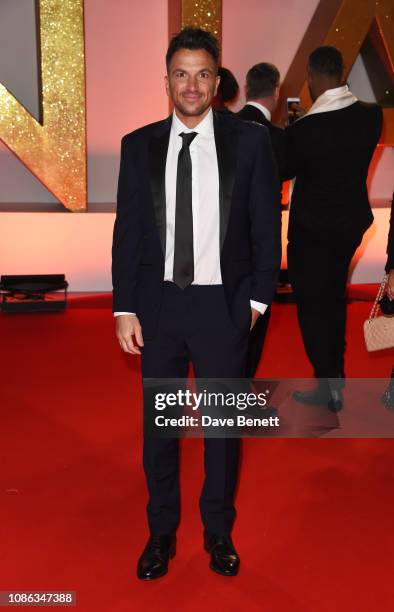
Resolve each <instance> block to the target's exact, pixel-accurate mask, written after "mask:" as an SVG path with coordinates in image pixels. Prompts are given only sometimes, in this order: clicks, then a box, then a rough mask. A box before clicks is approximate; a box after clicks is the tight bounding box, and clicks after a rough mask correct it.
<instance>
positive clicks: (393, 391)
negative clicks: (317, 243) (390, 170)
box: [382, 194, 394, 410]
mask: <svg viewBox="0 0 394 612" xmlns="http://www.w3.org/2000/svg"><path fill="white" fill-rule="evenodd" d="M385 270H386V272H387V274H388V275H389V277H388V281H387V296H388V299H389V304H387V314H390V315H393V314H394V194H393V199H392V201H391V215H390V229H389V237H388V242H387V262H386V267H385ZM382 310H383V313H385V312H386V309H385V308H384V307H382ZM382 401H383V403H384V405H385V406H386V407H387V408H389V409H390V410H394V367H393V369H392V371H391V381H390V384H389V386H388V388H387V390H386V391H385V393H384V394H383V397H382Z"/></svg>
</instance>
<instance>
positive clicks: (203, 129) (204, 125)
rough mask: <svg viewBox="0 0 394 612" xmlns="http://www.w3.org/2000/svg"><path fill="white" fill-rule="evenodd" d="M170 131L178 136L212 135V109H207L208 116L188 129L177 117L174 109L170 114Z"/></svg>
mask: <svg viewBox="0 0 394 612" xmlns="http://www.w3.org/2000/svg"><path fill="white" fill-rule="evenodd" d="M171 129H172V131H173V132H174V133H175V134H177V135H178V136H179V134H181V132H186V133H187V132H197V134H203V135H204V136H208V135H210V134H213V113H212V108H210V109H209V112H208V114H207V115H206V116H205V117H204V119H203V120H202V121H200V123H198V124H197V125H196V127H194V128H188V127H187V126H186V125H185V124H184V123H182V121H181V120H180V119H179V117H178V116H177V114H176V112H175V109H174V112H173V113H172V126H171Z"/></svg>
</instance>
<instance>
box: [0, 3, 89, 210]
mask: <svg viewBox="0 0 394 612" xmlns="http://www.w3.org/2000/svg"><path fill="white" fill-rule="evenodd" d="M38 8H39V33H40V48H41V82H42V91H41V96H42V124H41V123H39V122H38V121H36V119H35V118H34V117H33V116H32V115H31V114H30V113H29V112H28V111H27V110H26V109H25V108H24V106H22V104H20V102H18V100H16V98H15V97H14V96H13V95H12V94H11V93H10V92H9V91H8V90H7V89H6V87H4V85H2V84H1V83H0V139H1V140H3V142H4V143H5V144H6V145H7V146H8V147H9V149H10V150H11V151H12V152H13V153H15V155H17V157H18V158H19V159H20V160H21V161H22V162H23V163H24V164H25V166H27V168H28V169H29V170H30V171H31V172H32V173H33V174H34V175H35V176H36V177H37V178H38V179H39V180H40V181H41V182H42V183H43V184H44V185H45V187H46V188H47V189H48V190H49V191H51V192H52V193H53V195H54V196H55V197H56V198H57V199H58V200H59V201H60V202H61V203H62V204H63V205H64V206H65V207H66V208H68V209H70V210H72V211H85V210H86V207H87V204H86V123H85V58H84V30H83V0H39V3H38Z"/></svg>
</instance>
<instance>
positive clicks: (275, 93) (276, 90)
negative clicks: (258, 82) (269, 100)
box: [274, 85, 280, 102]
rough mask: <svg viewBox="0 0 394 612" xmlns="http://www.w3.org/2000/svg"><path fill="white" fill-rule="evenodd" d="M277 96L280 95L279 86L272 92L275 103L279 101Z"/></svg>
mask: <svg viewBox="0 0 394 612" xmlns="http://www.w3.org/2000/svg"><path fill="white" fill-rule="evenodd" d="M279 94H280V86H279V85H278V87H275V91H274V99H275V102H277V101H278V100H279Z"/></svg>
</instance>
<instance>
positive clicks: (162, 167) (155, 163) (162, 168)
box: [149, 117, 172, 257]
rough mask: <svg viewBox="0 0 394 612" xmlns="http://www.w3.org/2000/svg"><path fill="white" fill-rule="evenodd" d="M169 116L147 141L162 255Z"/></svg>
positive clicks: (164, 232)
mask: <svg viewBox="0 0 394 612" xmlns="http://www.w3.org/2000/svg"><path fill="white" fill-rule="evenodd" d="M171 123H172V121H171V117H168V118H167V119H166V120H165V121H164V122H163V124H162V126H160V128H159V129H158V130H157V132H156V133H155V134H153V135H152V137H151V139H150V143H149V176H150V184H151V191H152V198H153V207H154V211H155V219H156V226H157V229H158V232H159V236H160V242H161V247H162V250H163V255H164V257H165V253H166V233H167V230H166V160H167V151H168V143H169V140H170V131H171Z"/></svg>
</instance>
